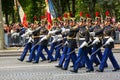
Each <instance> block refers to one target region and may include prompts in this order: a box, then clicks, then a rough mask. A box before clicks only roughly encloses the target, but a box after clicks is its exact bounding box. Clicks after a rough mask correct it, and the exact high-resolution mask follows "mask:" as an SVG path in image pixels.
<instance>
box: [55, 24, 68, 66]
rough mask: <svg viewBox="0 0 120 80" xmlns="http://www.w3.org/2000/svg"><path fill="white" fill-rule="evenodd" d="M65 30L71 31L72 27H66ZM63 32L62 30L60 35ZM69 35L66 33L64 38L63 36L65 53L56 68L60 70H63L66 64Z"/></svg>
mask: <svg viewBox="0 0 120 80" xmlns="http://www.w3.org/2000/svg"><path fill="white" fill-rule="evenodd" d="M63 28H65V29H70V27H69V26H66V27H63ZM61 32H62V30H60V31H59V33H61ZM61 34H62V33H61ZM67 35H68V34H67V33H64V34H62V36H63V45H62V46H63V52H62V54H61V57H60V60H59V63H58V65H57V66H56V67H58V68H61V67H62V66H63V63H64V61H65V58H66V56H67V50H68V46H67V45H68V44H67Z"/></svg>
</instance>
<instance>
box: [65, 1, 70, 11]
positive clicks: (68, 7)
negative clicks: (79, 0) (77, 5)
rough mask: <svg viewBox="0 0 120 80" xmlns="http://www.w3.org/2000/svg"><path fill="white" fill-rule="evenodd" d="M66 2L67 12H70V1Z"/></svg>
mask: <svg viewBox="0 0 120 80" xmlns="http://www.w3.org/2000/svg"><path fill="white" fill-rule="evenodd" d="M66 1H67V3H68V11H69V12H70V11H71V10H70V0H66Z"/></svg>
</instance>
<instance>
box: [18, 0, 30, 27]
mask: <svg viewBox="0 0 120 80" xmlns="http://www.w3.org/2000/svg"><path fill="white" fill-rule="evenodd" d="M17 6H18V12H19V16H20V20H21V23H22V25H23V27H28V23H27V17H26V14H25V12H24V11H23V9H22V6H21V5H20V3H19V1H18V0H17Z"/></svg>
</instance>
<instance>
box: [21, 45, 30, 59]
mask: <svg viewBox="0 0 120 80" xmlns="http://www.w3.org/2000/svg"><path fill="white" fill-rule="evenodd" d="M31 47H32V43H28V44H26V45H25V47H24V50H23V53H22V55H21V56H20V59H21V60H24V58H25V56H26V54H27V52H28V50H29V52H31Z"/></svg>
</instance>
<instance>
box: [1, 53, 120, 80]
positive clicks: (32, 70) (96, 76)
mask: <svg viewBox="0 0 120 80" xmlns="http://www.w3.org/2000/svg"><path fill="white" fill-rule="evenodd" d="M114 55H115V57H116V59H117V61H118V63H119V64H120V54H119V53H115V54H114ZM17 58H19V56H9V57H0V80H120V71H117V72H112V69H113V67H112V64H111V63H110V61H109V60H108V62H107V63H108V65H109V67H108V68H106V69H105V71H104V72H103V73H98V72H90V73H86V68H82V69H79V71H78V73H71V72H70V71H69V70H71V69H72V68H70V67H69V69H68V70H67V71H63V70H61V69H58V68H56V67H55V65H57V64H58V62H53V63H48V61H45V62H40V63H38V64H32V63H26V62H25V61H26V60H27V57H26V59H25V61H23V62H20V61H18V60H17ZM70 65H72V64H70ZM96 69H98V67H96V68H95V70H96Z"/></svg>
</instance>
